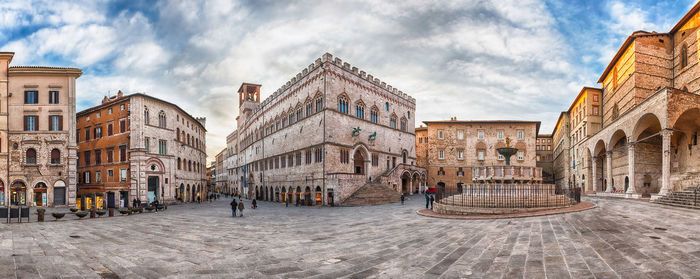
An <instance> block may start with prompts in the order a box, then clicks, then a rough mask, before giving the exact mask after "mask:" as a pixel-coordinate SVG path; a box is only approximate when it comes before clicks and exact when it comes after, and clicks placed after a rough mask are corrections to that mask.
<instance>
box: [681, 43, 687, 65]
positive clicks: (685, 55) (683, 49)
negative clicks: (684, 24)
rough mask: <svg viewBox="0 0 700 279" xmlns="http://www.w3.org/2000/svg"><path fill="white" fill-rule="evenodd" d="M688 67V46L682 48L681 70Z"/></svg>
mask: <svg viewBox="0 0 700 279" xmlns="http://www.w3.org/2000/svg"><path fill="white" fill-rule="evenodd" d="M685 66H688V46H687V45H683V46H682V47H681V68H683V67H685Z"/></svg>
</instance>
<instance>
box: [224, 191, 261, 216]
mask: <svg viewBox="0 0 700 279" xmlns="http://www.w3.org/2000/svg"><path fill="white" fill-rule="evenodd" d="M238 198H239V200H238V201H236V197H234V198H233V200H232V201H231V215H233V217H236V211H238V214H239V215H238V216H240V217H243V210H244V209H245V204H243V199H242V198H241V197H240V196H238ZM251 208H252V209H257V208H258V201H257V200H255V199H253V202H252V206H251Z"/></svg>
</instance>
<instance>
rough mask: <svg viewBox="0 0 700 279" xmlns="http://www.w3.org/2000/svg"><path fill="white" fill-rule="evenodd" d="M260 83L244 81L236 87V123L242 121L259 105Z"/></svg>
mask: <svg viewBox="0 0 700 279" xmlns="http://www.w3.org/2000/svg"><path fill="white" fill-rule="evenodd" d="M260 87H262V85H260V84H253V83H246V82H244V83H243V84H241V87H239V88H238V119H237V120H238V124H239V127H240V124H242V123H244V122H245V120H246V119H248V116H249V115H250V114H251V113H252V112H253V111H254V110H255V109H256V108H257V107H258V106H260Z"/></svg>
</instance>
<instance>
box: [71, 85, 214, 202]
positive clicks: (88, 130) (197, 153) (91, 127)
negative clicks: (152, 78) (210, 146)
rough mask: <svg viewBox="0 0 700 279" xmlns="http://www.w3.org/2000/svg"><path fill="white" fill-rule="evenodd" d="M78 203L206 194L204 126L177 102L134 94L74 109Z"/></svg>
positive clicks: (177, 198) (193, 198)
mask: <svg viewBox="0 0 700 279" xmlns="http://www.w3.org/2000/svg"><path fill="white" fill-rule="evenodd" d="M77 118H78V127H77V128H78V130H77V134H78V135H79V136H78V137H77V142H78V144H79V146H80V149H79V153H78V154H79V156H78V157H79V158H78V162H79V163H78V165H79V167H78V177H79V184H78V193H79V199H78V200H79V201H80V207H81V208H83V209H88V208H91V207H92V206H95V207H97V208H101V207H104V206H107V207H126V206H129V205H130V204H131V203H132V202H133V200H134V199H138V200H140V201H142V202H143V203H145V202H152V201H154V200H155V199H156V198H158V199H159V201H160V202H166V203H172V202H176V201H180V202H192V201H197V199H198V197H199V198H201V199H204V198H205V197H206V195H205V193H206V151H205V150H206V129H205V127H204V124H205V119H204V118H195V117H193V116H191V115H190V114H189V113H187V112H186V111H184V110H183V109H181V108H180V107H179V106H177V105H175V104H173V103H170V102H167V101H164V100H161V99H158V98H155V97H152V96H149V95H146V94H142V93H134V94H129V95H123V94H122V93H121V91H120V92H119V93H118V94H117V96H112V97H105V98H104V99H103V100H102V103H101V104H100V105H97V106H95V107H92V108H88V109H85V110H83V111H81V112H79V113H78V114H77Z"/></svg>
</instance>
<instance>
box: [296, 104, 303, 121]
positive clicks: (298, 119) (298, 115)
mask: <svg viewBox="0 0 700 279" xmlns="http://www.w3.org/2000/svg"><path fill="white" fill-rule="evenodd" d="M302 118H304V114H303V113H302V111H301V107H300V108H298V109H297V121H300V120H301V119H302Z"/></svg>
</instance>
